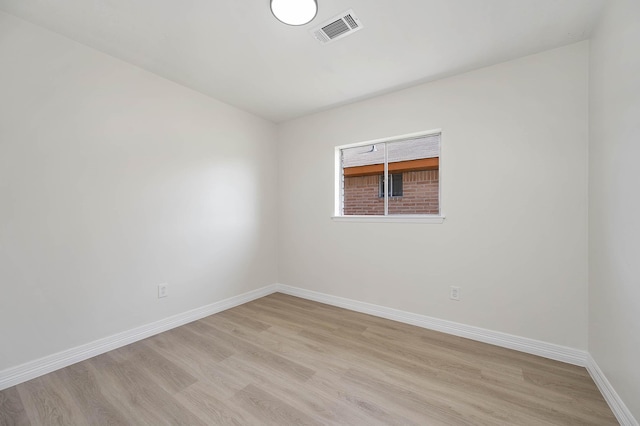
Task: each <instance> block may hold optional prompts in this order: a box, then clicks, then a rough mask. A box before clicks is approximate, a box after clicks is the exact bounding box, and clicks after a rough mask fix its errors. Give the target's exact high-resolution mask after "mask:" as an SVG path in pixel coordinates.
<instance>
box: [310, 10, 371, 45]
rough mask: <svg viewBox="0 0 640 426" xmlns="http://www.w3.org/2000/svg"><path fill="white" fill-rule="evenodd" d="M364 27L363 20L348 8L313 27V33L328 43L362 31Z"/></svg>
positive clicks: (319, 39) (316, 37)
mask: <svg viewBox="0 0 640 426" xmlns="http://www.w3.org/2000/svg"><path fill="white" fill-rule="evenodd" d="M362 28H363V25H362V22H360V20H359V19H358V17H357V16H356V15H355V14H354V13H353V10H347V11H346V12H344V13H341V14H339V15H338V16H334V17H333V18H331V19H329V20H328V21H326V22H325V23H324V24H322V25H320V26H318V27H316V28H314V29H312V30H311V34H313V37H315V39H316V40H318V41H319V42H320V43H322V44H327V43H331V42H333V41H336V40H339V39H341V38H343V37H346V36H348V35H351V34H353V33H355V32H356V31H360V30H361V29H362Z"/></svg>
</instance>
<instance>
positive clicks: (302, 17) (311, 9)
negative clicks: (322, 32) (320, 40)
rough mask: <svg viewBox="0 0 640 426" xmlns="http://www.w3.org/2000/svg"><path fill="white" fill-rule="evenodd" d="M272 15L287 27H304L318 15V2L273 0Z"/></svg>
mask: <svg viewBox="0 0 640 426" xmlns="http://www.w3.org/2000/svg"><path fill="white" fill-rule="evenodd" d="M271 13H273V16H275V17H276V19H277V20H278V21H280V22H282V23H283V24H287V25H296V26H297V25H304V24H308V23H309V22H311V21H313V18H315V17H316V14H317V13H318V2H317V1H316V0H271Z"/></svg>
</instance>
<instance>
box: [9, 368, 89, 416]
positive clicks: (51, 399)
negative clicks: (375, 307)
mask: <svg viewBox="0 0 640 426" xmlns="http://www.w3.org/2000/svg"><path fill="white" fill-rule="evenodd" d="M17 389H18V393H19V394H20V399H21V400H22V404H23V406H24V408H25V410H26V412H27V415H28V416H29V420H30V421H31V424H33V425H88V424H89V421H88V420H87V418H86V417H85V416H84V415H83V414H82V412H81V411H80V409H79V408H78V405H77V403H76V401H74V399H73V398H72V397H71V396H70V395H69V393H68V391H67V389H66V388H65V387H64V386H63V385H60V384H59V383H57V381H56V380H55V378H54V376H53V375H52V374H47V375H45V376H42V377H38V378H36V379H33V380H30V381H28V382H25V383H22V384H20V385H18V386H17Z"/></svg>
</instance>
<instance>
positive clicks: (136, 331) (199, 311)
mask: <svg viewBox="0 0 640 426" xmlns="http://www.w3.org/2000/svg"><path fill="white" fill-rule="evenodd" d="M275 292H280V293H284V294H289V295H291V296H297V297H301V298H304V299H308V300H313V301H316V302H320V303H326V304H328V305H332V306H337V307H340V308H345V309H350V310H352V311H356V312H362V313H365V314H369V315H374V316H377V317H381V318H387V319H390V320H394V321H398V322H402V323H405V324H411V325H415V326H418V327H423V328H427V329H430V330H436V331H441V332H443V333H448V334H453V335H455V336H460V337H465V338H468V339H472V340H477V341H480V342H485V343H490V344H492V345H496V346H501V347H504V348H509V349H514V350H517V351H520V352H525V353H529V354H533V355H538V356H542V357H545V358H550V359H554V360H557V361H562V362H566V363H569V364H574V365H579V366H583V367H586V368H587V370H588V371H589V374H590V375H591V377H592V378H593V380H594V381H595V383H596V385H597V386H598V389H600V392H602V394H603V396H604V398H605V400H606V401H607V403H608V404H609V406H610V407H611V410H612V411H613V413H614V414H615V416H616V417H617V419H618V421H619V422H620V424H622V425H624V426H627V425H628V426H640V425H638V422H637V421H636V420H635V418H634V417H633V415H632V414H631V412H630V411H629V409H628V408H627V406H626V405H625V404H624V402H623V401H622V400H621V399H620V397H619V396H618V394H617V393H616V391H615V390H614V389H613V387H612V386H611V383H610V382H609V381H608V380H607V378H606V377H605V375H604V373H603V372H602V370H601V369H600V368H599V367H598V365H597V364H596V362H595V361H594V360H593V358H592V357H591V356H590V355H589V354H588V353H587V352H586V351H581V350H578V349H573V348H568V347H565V346H561V345H555V344H552V343H547V342H542V341H539V340H534V339H529V338H526V337H520V336H514V335H511V334H507V333H502V332H499V331H492V330H487V329H484V328H480V327H474V326H470V325H465V324H460V323H456V322H453V321H447V320H442V319H438V318H433V317H429V316H426V315H420V314H414V313H411V312H406V311H401V310H398V309H392V308H387V307H384V306H379V305H374V304H371V303H366V302H360V301H357V300H353V299H346V298H343V297H338V296H332V295H329V294H324V293H318V292H315V291H311V290H305V289H302V288H297V287H291V286H288V285H283V284H272V285H269V286H266V287H262V288H260V289H257V290H253V291H250V292H248V293H244V294H241V295H238V296H234V297H230V298H228V299H225V300H221V301H219V302H216V303H212V304H210V305H206V306H203V307H200V308H196V309H193V310H190V311H187V312H184V313H182V314H178V315H174V316H171V317H169V318H165V319H162V320H160V321H156V322H153V323H150V324H147V325H143V326H140V327H136V328H133V329H131V330H127V331H124V332H122V333H118V334H114V335H113V336H109V337H105V338H103V339H99V340H96V341H94V342H91V343H87V344H85V345H81V346H77V347H75V348H71V349H68V350H65V351H62V352H58V353H56V354H53V355H48V356H45V357H43V358H40V359H37V360H34V361H30V362H27V363H25V364H22V365H18V366H16V367H11V368H8V369H5V370H2V371H0V390H3V389H6V388H9V387H11V386H15V385H17V384H20V383H23V382H26V381H28V380H31V379H34V378H36V377H39V376H42V375H44V374H47V373H51V372H53V371H55V370H58V369H60V368H64V367H66V366H69V365H71V364H75V363H77V362H80V361H84V360H86V359H89V358H91V357H94V356H96V355H100V354H103V353H105V352H109V351H111V350H114V349H117V348H120V347H122V346H125V345H128V344H131V343H134V342H137V341H139V340H142V339H146V338H147V337H150V336H153V335H155V334H158V333H162V332H164V331H167V330H170V329H172V328H175V327H180V326H181V325H184V324H187V323H190V322H192V321H196V320H199V319H201V318H204V317H207V316H209V315H213V314H215V313H218V312H222V311H224V310H227V309H230V308H233V307H235V306H238V305H242V304H244V303H247V302H250V301H252V300H255V299H259V298H261V297H264V296H267V295H269V294H272V293H275Z"/></svg>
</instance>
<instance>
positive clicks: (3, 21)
mask: <svg viewBox="0 0 640 426" xmlns="http://www.w3.org/2000/svg"><path fill="white" fill-rule="evenodd" d="M275 136H276V128H275V125H273V124H271V123H269V122H267V121H265V120H262V119H259V118H256V117H254V116H252V115H250V114H247V113H245V112H242V111H239V110H237V109H235V108H232V107H230V106H227V105H225V104H222V103H220V102H217V101H215V100H212V99H211V98H208V97H206V96H203V95H201V94H198V93H196V92H193V91H191V90H188V89H185V88H183V87H181V86H178V85H176V84H174V83H171V82H169V81H167V80H164V79H162V78H160V77H157V76H155V75H153V74H150V73H148V72H145V71H142V70H140V69H139V68H136V67H134V66H132V65H129V64H126V63H124V62H121V61H119V60H116V59H113V58H112V57H109V56H106V55H104V54H101V53H98V52H97V51H95V50H91V49H89V48H86V47H84V46H82V45H79V44H77V43H74V42H72V41H69V40H67V39H65V38H62V37H60V36H57V35H55V34H53V33H50V32H48V31H46V30H44V29H41V28H39V27H35V26H33V25H31V24H27V23H25V22H23V21H20V20H17V19H15V18H13V17H10V16H9V15H6V14H3V13H0V336H2V339H1V341H0V370H2V369H4V368H7V367H11V366H15V365H17V364H20V363H23V362H25V361H29V360H33V359H35V358H38V357H41V356H44V355H49V354H52V353H54V352H57V351H60V350H63V349H68V348H71V347H75V346H77V345H80V344H83V343H87V342H90V341H92V340H95V339H97V338H101V337H105V336H108V335H111V334H113V333H116V332H120V331H124V330H128V329H131V328H133V327H135V326H139V325H143V324H146V323H149V322H152V321H155V320H158V319H162V318H165V317H168V316H170V315H172V314H177V313H182V312H184V311H187V310H189V309H192V308H195V307H199V306H203V305H205V304H208V303H212V302H215V301H218V300H221V299H224V298H227V297H230V296H233V295H237V294H240V293H243V292H246V291H249V290H252V289H255V288H258V287H262V286H264V285H267V284H272V283H274V282H276V270H277V268H276V244H275V242H276V230H275V227H276V222H277V221H276V209H277V205H276V200H275V198H276V178H277V176H276V164H277V163H276V160H277V159H276V156H275V154H276V153H275ZM163 282H167V283H169V292H170V295H169V297H167V298H166V299H161V300H159V299H157V297H156V294H157V287H156V286H157V284H159V283H163Z"/></svg>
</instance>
